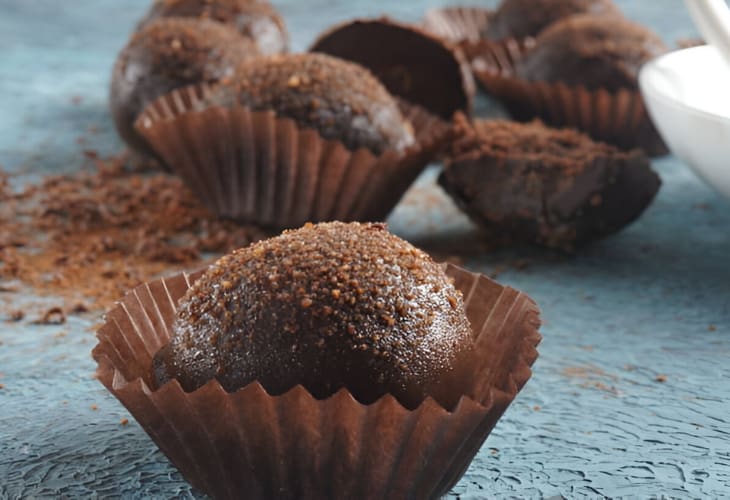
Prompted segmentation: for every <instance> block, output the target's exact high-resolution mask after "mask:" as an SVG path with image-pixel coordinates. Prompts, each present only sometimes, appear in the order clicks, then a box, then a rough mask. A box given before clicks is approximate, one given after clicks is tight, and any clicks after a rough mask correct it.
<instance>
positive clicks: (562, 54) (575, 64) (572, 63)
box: [516, 15, 667, 92]
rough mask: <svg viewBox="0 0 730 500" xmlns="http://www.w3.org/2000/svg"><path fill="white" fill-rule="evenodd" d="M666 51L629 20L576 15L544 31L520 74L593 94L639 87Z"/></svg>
mask: <svg viewBox="0 0 730 500" xmlns="http://www.w3.org/2000/svg"><path fill="white" fill-rule="evenodd" d="M666 51H667V47H666V45H664V43H663V42H662V40H661V39H660V38H659V37H658V36H657V35H655V34H654V33H652V32H651V31H649V30H648V29H646V28H644V27H643V26H640V25H638V24H635V23H633V22H631V21H628V20H626V19H612V20H611V21H610V22H607V21H606V19H603V18H600V17H597V16H592V15H582V16H573V17H571V18H568V19H565V20H563V21H559V22H557V23H555V24H553V25H552V26H551V27H550V28H548V29H546V30H545V31H543V32H542V33H541V34H540V36H539V37H538V38H537V40H536V43H535V47H534V48H533V49H532V50H530V51H529V52H528V53H527V54H525V56H524V57H523V58H522V59H521V60H520V61H519V62H518V64H517V68H516V72H517V75H518V76H519V77H520V78H524V79H526V80H529V81H543V82H551V83H557V82H562V83H564V84H566V85H570V86H584V87H586V88H588V89H591V90H596V89H606V90H608V91H610V92H615V91H617V90H620V89H637V88H638V83H637V77H638V74H639V69H640V68H641V66H642V65H643V64H644V63H645V62H646V61H648V60H650V59H652V58H654V57H657V56H659V55H661V54H662V53H664V52H666Z"/></svg>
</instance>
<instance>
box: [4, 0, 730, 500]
mask: <svg viewBox="0 0 730 500" xmlns="http://www.w3.org/2000/svg"><path fill="white" fill-rule="evenodd" d="M437 3H439V2H437V1H436V0H424V1H402V2H386V1H384V0H378V1H365V0H357V1H348V0H311V1H302V0H284V1H280V2H278V4H279V6H280V7H281V10H282V11H283V12H284V14H285V16H286V17H287V20H288V22H289V26H290V28H291V31H292V32H293V35H294V37H293V38H294V46H295V47H296V48H298V49H301V48H304V47H305V46H306V45H307V44H308V43H309V41H310V40H311V39H312V38H313V37H314V35H315V34H316V33H317V32H318V31H320V29H322V28H324V27H326V26H327V25H329V24H331V23H332V22H334V21H337V20H340V19H345V18H349V17H353V16H356V15H364V14H378V13H380V12H382V11H389V12H391V13H393V14H394V15H395V16H396V17H400V18H403V19H416V18H418V17H419V15H420V13H421V12H422V11H423V10H425V9H426V8H427V7H428V6H431V5H436V4H437ZM452 3H455V2H452ZM619 3H620V4H621V7H622V8H623V9H624V11H625V12H626V13H627V14H628V15H630V16H631V17H633V18H635V19H637V20H639V21H641V22H644V23H646V24H648V25H650V26H652V27H653V28H654V29H656V30H657V31H659V32H660V33H661V34H662V35H663V36H664V37H665V39H666V40H667V41H668V42H672V41H673V40H675V39H677V38H681V37H686V36H691V35H693V34H694V31H693V29H692V28H691V26H690V23H689V21H688V19H687V17H686V15H685V14H684V11H683V10H682V8H681V3H680V2H679V1H678V0H666V1H662V2H639V1H636V0H634V1H630V0H625V1H622V2H619ZM146 4H147V1H146V0H126V1H124V2H120V1H119V0H74V1H72V2H57V1H55V0H0V7H1V9H0V12H2V14H1V15H0V165H2V166H3V167H4V168H5V169H8V170H12V171H15V172H18V173H19V174H20V175H19V176H18V177H16V178H15V180H16V182H23V181H24V180H27V179H30V178H32V177H34V176H36V175H38V174H40V173H44V172H49V171H70V170H75V169H78V168H80V166H81V165H82V164H83V163H84V159H83V153H82V151H83V149H85V148H93V149H95V150H98V151H100V152H101V153H102V154H107V153H109V154H110V153H114V152H117V151H118V150H119V149H120V148H121V145H120V144H119V142H118V140H117V139H116V137H115V134H114V132H113V129H112V127H111V124H110V120H109V117H108V114H107V109H106V87H107V80H108V74H109V71H110V67H111V65H112V62H113V59H114V56H115V53H116V51H117V50H118V49H119V48H120V47H121V46H122V45H123V44H124V41H125V38H126V36H127V33H128V31H129V30H130V29H131V27H132V26H133V24H134V20H135V18H136V17H138V16H139V15H140V14H141V12H142V11H143V10H144V8H145V5H146ZM74 96H79V97H81V102H80V103H79V104H73V103H72V99H73V98H74ZM480 107H481V109H482V110H486V109H492V107H491V106H489V105H487V104H486V103H485V102H481V106H480ZM89 127H95V128H96V129H97V132H96V133H95V134H89V133H88V129H89ZM78 137H85V138H86V140H87V141H88V142H87V143H86V144H78V143H77V138H78ZM655 166H656V169H657V170H658V171H659V172H660V174H661V176H662V179H663V181H664V186H663V189H662V191H661V193H660V195H659V197H658V199H657V200H656V202H655V203H654V205H653V206H652V207H651V209H650V210H649V211H648V212H647V213H646V215H645V216H644V217H643V218H642V219H641V220H639V221H638V222H637V223H636V224H634V225H632V226H631V227H630V228H628V229H627V230H626V231H624V232H623V233H621V234H619V235H617V236H615V237H613V238H610V239H608V240H605V241H603V242H600V243H598V244H596V245H594V246H592V247H590V248H588V249H586V250H585V251H583V252H582V253H581V254H579V255H578V256H576V257H573V258H567V257H564V256H556V255H545V254H541V253H537V252H535V251H530V250H520V251H512V252H501V253H499V254H491V255H479V254H478V252H476V251H470V249H471V248H477V246H476V245H475V232H474V229H473V228H472V226H471V225H470V224H469V223H468V221H466V220H465V219H464V217H462V216H461V215H460V214H459V213H458V211H457V210H456V209H455V208H454V207H453V205H452V204H451V203H450V202H449V201H448V200H447V199H446V198H445V197H444V196H443V195H442V194H441V193H440V191H439V190H438V188H437V187H435V186H434V184H433V179H434V176H435V174H436V172H435V171H434V170H431V171H429V172H427V173H426V174H425V175H424V176H423V177H422V178H421V179H420V180H419V183H418V185H417V186H416V187H415V188H414V189H413V190H412V191H411V192H410V193H409V195H408V196H407V198H406V199H405V200H404V202H403V203H402V204H401V205H400V206H399V207H398V209H397V210H396V212H395V213H394V214H393V216H392V217H391V220H390V222H391V226H392V228H393V230H394V231H395V232H397V233H399V234H401V235H403V236H405V237H408V238H409V239H411V240H412V241H413V242H414V243H416V244H419V245H422V246H425V247H428V248H432V249H433V248H436V249H441V250H443V251H446V252H448V253H455V252H457V251H459V252H461V253H464V254H465V255H466V263H467V265H468V266H469V267H470V268H471V269H474V270H479V271H483V272H493V271H495V269H502V268H504V270H503V272H502V274H501V275H500V278H499V279H500V280H501V281H503V282H506V283H508V284H510V285H513V286H516V287H518V288H520V289H523V290H525V291H526V292H528V293H529V294H530V295H532V296H533V297H534V298H535V299H536V300H537V301H538V303H539V304H540V305H541V307H542V309H543V312H544V319H545V326H544V328H543V334H544V336H545V341H544V343H543V344H542V346H541V348H540V352H541V357H540V359H539V360H538V362H537V364H536V366H535V374H534V378H533V380H531V382H530V383H529V384H528V385H527V387H526V388H525V390H524V391H523V393H522V394H521V395H520V397H519V398H518V399H517V401H516V402H515V403H514V404H513V405H512V407H511V408H510V409H509V410H508V412H507V414H506V415H505V416H504V418H503V419H502V420H501V421H500V423H499V424H498V426H497V428H496V430H495V432H494V433H493V435H492V436H491V437H490V438H489V440H488V441H487V443H486V445H485V446H484V448H483V449H482V450H481V452H480V454H479V455H478V457H477V459H476V460H475V461H474V463H473V464H472V466H471V468H470V469H469V471H468V473H467V474H466V476H465V477H464V479H463V480H462V481H461V483H460V484H459V485H458V486H457V487H456V488H455V490H454V492H453V495H454V496H459V497H461V498H469V499H479V498H487V497H489V498H494V497H496V498H504V497H514V496H517V497H526V498H540V497H550V496H554V495H563V496H566V497H571V498H572V497H599V496H609V497H651V496H660V495H666V496H672V497H720V496H726V495H730V442H729V440H728V437H729V436H728V433H730V417H728V414H730V384H729V383H728V382H727V381H728V378H730V369H729V368H728V366H727V360H728V359H729V358H730V356H729V354H730V347H729V346H730V339H729V338H728V335H730V266H728V264H729V259H728V252H729V251H730V204H728V202H727V201H725V200H723V199H721V198H720V197H719V196H717V195H716V194H714V193H713V192H712V191H711V190H709V189H708V188H706V187H705V186H704V185H702V184H701V183H700V181H698V180H697V179H696V178H695V177H694V176H693V175H692V174H691V173H690V172H689V170H688V169H687V168H686V167H685V166H683V165H681V164H680V163H679V162H677V161H676V160H674V159H672V158H667V159H663V160H660V161H657V162H656V163H655ZM518 259H529V262H530V266H529V267H528V268H526V269H522V270H518V269H516V268H514V266H512V263H514V262H515V261H516V260H518ZM520 267H521V266H520ZM6 299H7V298H4V297H2V295H1V294H0V300H6ZM30 299H31V298H30V297H29V300H30ZM30 319H33V318H32V317H31V318H30ZM96 319H98V318H97V317H95V316H94V315H91V316H90V317H88V318H84V319H78V318H72V319H70V320H69V323H67V324H66V325H63V326H59V327H37V326H32V325H30V324H28V323H27V322H25V323H21V324H18V325H11V324H5V323H0V374H1V375H0V383H1V384H3V385H4V386H5V387H4V389H0V499H6V498H20V497H36V498H48V497H66V498H78V497H91V498H94V497H105V498H106V497H122V498H150V497H154V498H157V497H178V496H180V497H194V496H195V494H194V493H193V492H191V490H190V488H189V487H188V486H187V484H186V483H185V482H184V481H183V480H182V479H181V477H180V476H179V474H178V473H177V472H176V471H175V469H174V468H173V467H172V466H171V465H170V464H169V463H168V462H167V460H166V459H165V458H164V457H163V456H162V454H161V453H160V452H159V451H157V449H156V447H155V446H154V444H153V443H152V442H151V441H150V440H149V439H148V438H147V436H146V435H145V434H144V432H143V431H142V430H141V428H140V427H139V426H138V425H137V424H136V423H135V422H133V421H131V422H130V423H129V425H126V426H121V425H120V424H119V422H120V420H121V419H122V418H128V417H129V415H128V414H127V413H126V411H125V410H124V409H123V408H122V407H121V406H120V405H119V403H118V402H117V401H116V400H115V399H114V398H112V397H111V396H110V395H109V394H108V393H107V392H106V391H105V390H104V389H103V388H102V387H101V385H99V384H98V383H97V382H96V381H94V380H93V379H92V373H93V371H94V368H95V367H94V363H93V362H92V360H91V359H90V356H89V352H90V350H91V348H92V347H93V345H94V343H95V339H94V337H93V334H92V333H90V331H89V327H90V326H91V324H92V323H93V322H94V321H95V320H96ZM61 332H64V333H65V336H59V335H58V334H59V333H61ZM663 377H666V381H665V382H659V381H658V380H657V379H658V378H659V379H660V380H664V378H663ZM92 405H96V407H97V410H93V409H92Z"/></svg>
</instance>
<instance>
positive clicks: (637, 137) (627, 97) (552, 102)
mask: <svg viewBox="0 0 730 500" xmlns="http://www.w3.org/2000/svg"><path fill="white" fill-rule="evenodd" d="M532 44H534V40H533V39H525V40H520V41H518V40H514V39H510V40H505V41H502V42H491V41H487V40H481V41H479V42H476V43H470V44H467V46H465V48H464V52H465V54H467V57H469V58H470V59H471V61H472V71H473V73H474V76H475V77H476V79H477V80H478V81H479V82H480V83H481V84H482V86H483V87H484V89H485V90H486V91H487V93H489V94H491V95H492V96H494V97H495V98H497V99H498V100H499V101H501V102H502V104H504V106H505V107H506V108H507V110H508V111H509V112H510V114H511V115H512V116H513V117H514V118H515V119H517V120H520V121H528V120H531V119H533V118H540V119H541V120H543V121H544V122H545V123H547V124H549V125H552V126H555V127H573V128H577V129H579V130H582V131H584V132H586V133H587V134H589V135H590V136H591V137H592V138H593V139H596V140H599V141H603V142H607V143H609V144H613V145H615V146H618V147H620V148H622V149H632V148H637V147H638V148H641V149H643V150H644V151H646V153H647V154H649V155H650V156H659V155H663V154H666V153H667V152H668V150H667V147H666V145H665V144H664V142H663V141H662V139H661V137H660V136H659V133H658V132H657V130H656V128H655V127H654V124H653V123H652V121H651V118H650V117H649V114H648V112H647V110H646V107H645V105H644V99H643V98H642V96H641V93H640V92H639V91H638V90H631V89H621V90H619V91H617V92H609V91H608V90H605V89H598V90H589V89H587V88H585V87H582V86H576V87H574V86H568V85H565V84H563V83H547V82H529V81H527V80H523V79H521V78H518V77H517V76H516V75H515V74H514V70H515V65H516V63H517V61H519V59H520V58H521V57H522V56H523V55H524V53H525V52H526V51H527V50H529V48H530V47H531V46H532Z"/></svg>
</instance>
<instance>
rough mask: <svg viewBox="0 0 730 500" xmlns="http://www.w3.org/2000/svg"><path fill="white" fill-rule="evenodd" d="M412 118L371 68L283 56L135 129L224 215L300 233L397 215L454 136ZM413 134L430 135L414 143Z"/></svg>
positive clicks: (199, 92) (417, 115) (165, 104)
mask: <svg viewBox="0 0 730 500" xmlns="http://www.w3.org/2000/svg"><path fill="white" fill-rule="evenodd" d="M402 108H403V109H404V110H405V113H402V112H401V107H399V105H398V103H397V102H396V101H395V99H394V98H393V97H392V96H391V95H390V93H389V92H388V91H387V90H386V89H385V87H383V85H382V84H381V83H380V82H379V81H378V80H377V79H376V78H375V77H374V76H373V75H372V74H371V73H370V72H369V71H368V70H366V69H365V68H363V67H362V66H359V65H357V64H354V63H351V62H347V61H344V60H341V59H336V58H334V57H331V56H327V55H324V54H291V55H277V56H269V57H261V58H256V59H252V60H250V61H246V62H244V63H242V64H241V65H239V67H238V68H237V71H236V75H235V77H234V78H232V79H231V81H229V82H226V83H225V84H221V85H218V86H216V87H207V86H203V87H199V88H191V89H186V90H185V91H180V92H177V93H176V94H175V95H171V96H166V97H163V98H161V99H160V100H159V102H158V103H156V105H153V106H151V107H150V108H148V112H146V113H145V114H144V115H143V116H142V117H141V119H140V120H139V121H138V123H137V127H138V130H139V131H140V133H141V134H142V135H143V136H144V137H145V138H146V140H147V141H149V143H150V144H152V146H153V148H154V150H155V152H156V153H157V154H158V155H159V156H160V157H161V158H163V159H164V160H165V163H166V164H168V165H170V166H171V167H172V168H173V170H175V171H177V172H178V173H179V174H180V175H181V176H182V178H183V179H184V180H185V181H187V183H188V184H189V185H190V187H191V188H192V189H193V190H194V191H195V192H196V193H198V194H199V196H200V197H201V199H202V200H203V201H204V202H205V203H206V204H207V205H208V206H209V207H210V208H211V209H212V210H213V211H215V212H216V213H218V214H220V215H222V216H225V217H230V218H233V219H236V220H240V221H245V222H252V223H256V224H260V225H265V226H271V227H275V228H291V227H297V226H300V225H301V224H303V223H304V222H307V221H313V222H320V221H326V220H345V221H350V220H364V221H366V220H381V219H383V218H384V217H385V216H386V215H387V214H388V212H389V211H390V210H391V209H392V208H393V207H394V206H395V204H396V203H397V202H398V200H399V199H400V197H401V196H402V195H403V193H404V192H405V190H406V189H407V188H408V187H409V186H410V184H411V183H412V182H413V181H414V180H415V178H416V177H417V176H418V174H419V173H420V172H421V171H422V170H423V168H424V167H425V166H426V165H427V164H428V163H429V161H430V160H431V159H432V158H433V157H434V156H435V155H436V154H437V153H438V152H439V151H440V149H441V147H442V146H443V145H445V144H446V143H447V142H448V140H449V139H450V138H451V137H452V131H451V127H450V126H448V125H447V124H440V123H433V124H431V125H423V124H424V123H426V124H428V123H429V122H428V119H427V118H428V113H426V112H425V111H422V110H421V109H420V108H419V107H417V106H404V107H402ZM424 116H426V118H423V117H424ZM412 123H421V124H422V125H421V126H420V127H419V129H418V130H416V131H415V134H414V128H413V126H412Z"/></svg>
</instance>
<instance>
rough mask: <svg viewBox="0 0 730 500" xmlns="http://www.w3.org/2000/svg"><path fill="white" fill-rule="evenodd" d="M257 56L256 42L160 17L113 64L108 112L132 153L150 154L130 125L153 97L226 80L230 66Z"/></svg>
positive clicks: (216, 27) (223, 29)
mask: <svg viewBox="0 0 730 500" xmlns="http://www.w3.org/2000/svg"><path fill="white" fill-rule="evenodd" d="M256 55H258V49H257V48H256V44H254V43H253V42H252V41H251V40H249V39H247V38H244V37H242V36H241V35H240V34H239V33H238V32H237V31H236V30H234V29H232V28H229V27H227V26H225V25H223V24H220V23H216V22H213V21H208V20H197V19H160V20H158V21H155V22H153V23H150V24H148V25H147V26H146V27H144V28H143V29H142V30H140V31H138V32H137V33H135V34H134V35H133V36H132V38H131V39H130V41H129V43H128V44H127V46H126V47H125V48H124V49H123V50H122V52H121V53H120V54H119V57H118V58H117V62H116V64H115V66H114V73H113V75H112V83H111V99H110V105H111V111H112V114H113V116H114V121H115V123H116V126H117V130H118V131H119V134H120V135H121V136H122V138H123V139H124V140H125V141H126V142H127V143H128V144H129V145H130V147H132V149H134V150H136V151H138V152H140V153H143V154H147V155H149V154H150V150H149V147H148V146H147V144H146V142H145V141H144V139H143V138H142V137H140V136H139V135H138V134H137V132H136V131H135V130H134V121H135V120H136V119H137V117H138V116H139V114H140V113H141V112H142V111H143V110H144V108H145V107H146V106H147V105H148V104H150V103H151V102H152V101H154V100H155V99H157V98H158V97H160V96H162V95H165V94H167V93H168V92H171V91H173V90H175V89H177V88H180V87H184V86H186V85H192V84H196V83H212V82H216V81H219V80H221V79H224V78H229V77H231V76H232V75H233V74H234V73H235V68H236V66H237V65H238V64H239V63H240V62H242V61H244V60H245V59H247V58H250V57H254V56H256Z"/></svg>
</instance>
